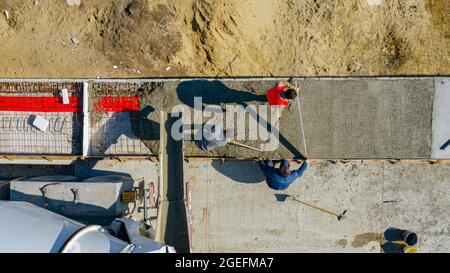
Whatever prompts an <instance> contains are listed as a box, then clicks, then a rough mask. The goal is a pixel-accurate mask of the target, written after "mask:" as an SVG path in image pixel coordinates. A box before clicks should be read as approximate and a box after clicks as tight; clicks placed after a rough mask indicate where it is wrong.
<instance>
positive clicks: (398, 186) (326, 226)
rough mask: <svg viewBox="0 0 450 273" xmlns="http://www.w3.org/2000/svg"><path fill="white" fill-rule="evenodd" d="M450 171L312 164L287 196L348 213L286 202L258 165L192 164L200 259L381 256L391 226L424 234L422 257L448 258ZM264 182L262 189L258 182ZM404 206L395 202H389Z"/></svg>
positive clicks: (428, 167)
mask: <svg viewBox="0 0 450 273" xmlns="http://www.w3.org/2000/svg"><path fill="white" fill-rule="evenodd" d="M449 175H450V166H447V165H423V164H404V165H401V164H396V165H392V164H388V163H387V164H365V163H360V162H359V163H358V162H352V163H348V164H336V165H333V164H312V166H311V167H310V168H309V169H308V170H307V171H306V173H305V175H304V176H303V177H302V178H300V179H299V180H298V181H297V182H296V183H295V184H293V185H292V186H291V188H290V189H288V190H287V191H284V192H281V193H289V194H292V195H297V196H299V198H300V199H302V200H305V201H309V202H313V203H317V204H319V205H321V206H323V207H325V208H329V209H331V210H335V211H337V212H342V211H343V210H348V212H347V217H346V218H345V219H343V220H342V221H340V222H338V221H337V219H336V217H334V216H331V215H329V214H326V213H323V212H321V211H318V210H315V209H313V208H310V207H307V206H305V205H303V204H301V203H298V202H293V201H291V202H288V203H280V202H277V201H276V200H275V197H274V193H276V192H275V191H272V190H270V189H269V188H268V187H267V185H266V184H265V182H261V181H262V180H263V179H264V178H263V177H262V176H261V175H260V173H259V169H258V167H257V165H256V164H255V163H248V162H228V161H227V162H225V163H224V164H223V165H222V164H221V163H220V162H215V161H214V162H201V163H198V162H197V163H195V162H192V161H191V163H190V164H189V165H188V167H187V168H186V174H185V180H186V181H189V182H192V189H193V193H192V197H193V230H194V232H193V240H192V243H193V251H194V252H380V251H381V245H382V244H383V243H384V241H383V233H384V231H385V230H386V229H387V228H389V227H395V228H401V229H410V230H413V231H415V232H416V233H417V234H418V235H419V239H420V241H419V245H418V249H419V252H448V251H450V248H449V244H448V243H446V242H448V241H449V240H450V230H449V229H448V223H449V222H450V213H449V209H448V208H449V207H450V199H449V198H448V190H446V189H448V187H449V186H450V184H449V183H450V181H449V180H448V179H445V177H448V176H449ZM258 182H261V183H258ZM393 199H398V200H400V201H398V202H397V203H392V202H390V203H383V201H392V200H393Z"/></svg>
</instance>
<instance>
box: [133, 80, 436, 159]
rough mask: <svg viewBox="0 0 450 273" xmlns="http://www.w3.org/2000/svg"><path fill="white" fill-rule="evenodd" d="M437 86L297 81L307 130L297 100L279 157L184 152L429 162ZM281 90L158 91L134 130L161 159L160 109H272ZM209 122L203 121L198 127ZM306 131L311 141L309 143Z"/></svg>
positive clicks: (193, 84)
mask: <svg viewBox="0 0 450 273" xmlns="http://www.w3.org/2000/svg"><path fill="white" fill-rule="evenodd" d="M433 81H434V79H433V78H410V79H408V78H398V79H396V78H392V79H390V78H381V79H378V78H356V79H303V80H298V81H296V82H297V84H298V85H299V86H300V89H301V95H300V103H301V112H302V117H303V126H302V124H301V122H300V112H299V107H298V105H297V101H294V102H292V103H291V105H290V107H289V108H288V109H286V110H285V111H284V113H283V115H282V118H281V120H280V122H279V124H280V145H279V147H278V148H277V149H275V150H274V151H271V152H263V153H261V152H256V151H252V150H248V149H244V148H240V147H236V146H232V145H228V146H226V147H222V148H218V149H215V150H214V151H211V152H209V153H204V152H202V151H200V150H199V149H198V148H197V147H196V146H195V143H194V142H192V141H187V142H185V154H186V155H188V156H212V157H235V158H253V157H261V158H274V159H280V158H301V157H302V156H304V155H305V154H306V153H305V148H304V147H305V144H306V147H307V150H308V155H307V156H308V157H309V158H361V159H369V158H408V159H411V158H430V157H431V139H432V129H431V127H432V116H433V95H434V82H433ZM274 84H275V80H273V81H272V80H267V79H266V80H260V81H257V80H254V81H253V80H252V81H249V80H242V81H240V80H228V81H218V80H188V81H179V82H177V81H172V82H162V83H159V84H158V85H152V86H151V87H148V88H147V90H148V92H147V94H145V95H143V97H142V101H141V104H142V108H143V110H142V111H141V112H142V115H141V116H142V117H138V118H137V120H139V119H142V118H145V119H146V120H147V121H146V122H144V123H142V122H141V123H139V124H141V125H139V126H136V125H135V126H132V127H133V130H134V132H135V134H136V135H138V136H139V137H140V138H141V139H143V141H144V142H145V143H146V145H147V146H148V147H149V149H150V150H151V152H153V153H155V152H156V151H157V149H158V146H159V145H158V142H159V141H158V139H157V137H155V136H156V135H157V134H156V131H158V130H159V124H158V119H159V116H158V115H159V110H165V111H172V110H174V107H175V106H177V105H178V106H181V105H184V106H188V108H189V109H191V110H192V109H193V107H194V97H201V98H202V102H203V107H206V106H215V107H219V108H222V109H225V108H226V107H227V106H229V105H242V106H244V107H245V106H246V105H257V106H260V105H265V104H266V98H265V94H266V92H267V90H268V89H269V88H270V87H272V86H273V85H274ZM138 115H139V114H138ZM192 115H193V112H192ZM253 116H255V115H253ZM253 116H252V115H251V114H250V119H252V118H253V119H255V117H253ZM267 119H268V118H267ZM207 120H208V118H203V119H202V118H200V119H199V118H198V117H197V120H195V118H194V123H197V124H201V123H202V122H206V121H207ZM139 122H140V121H139ZM249 127H250V126H247V127H246V133H247V137H248V132H251V131H252V130H254V129H252V128H249ZM302 129H303V130H304V132H305V135H306V141H304V140H303V138H302ZM240 142H242V143H244V144H247V145H250V146H253V147H260V146H259V145H261V144H263V143H264V141H262V140H261V139H259V138H258V140H256V141H255V140H250V139H248V138H247V139H245V140H240Z"/></svg>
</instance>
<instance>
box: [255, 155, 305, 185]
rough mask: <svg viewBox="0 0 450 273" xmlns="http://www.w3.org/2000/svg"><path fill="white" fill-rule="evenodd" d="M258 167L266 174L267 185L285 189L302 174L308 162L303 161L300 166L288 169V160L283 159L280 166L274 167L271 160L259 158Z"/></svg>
mask: <svg viewBox="0 0 450 273" xmlns="http://www.w3.org/2000/svg"><path fill="white" fill-rule="evenodd" d="M258 164H259V168H260V169H261V170H262V171H263V172H264V175H265V176H266V181H267V185H268V186H269V188H271V189H273V190H278V191H281V190H285V189H287V188H289V186H290V185H291V184H292V183H293V182H294V181H295V180H296V179H297V178H299V177H300V176H302V175H303V173H304V172H305V170H306V168H308V163H306V161H303V164H302V166H300V168H299V169H298V170H296V171H291V170H290V163H289V161H288V160H286V159H283V160H282V161H281V163H280V168H279V169H275V166H274V165H273V162H272V160H267V161H264V160H260V161H259V163H258Z"/></svg>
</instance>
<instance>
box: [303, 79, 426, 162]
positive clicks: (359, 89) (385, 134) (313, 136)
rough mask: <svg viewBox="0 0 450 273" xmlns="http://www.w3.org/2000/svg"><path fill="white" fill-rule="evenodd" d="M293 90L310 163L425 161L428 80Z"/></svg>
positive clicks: (317, 84) (314, 84) (306, 84)
mask: <svg viewBox="0 0 450 273" xmlns="http://www.w3.org/2000/svg"><path fill="white" fill-rule="evenodd" d="M298 84H299V86H300V88H301V90H302V93H301V97H300V100H301V103H302V111H303V116H304V126H305V134H306V143H307V145H308V152H309V155H308V156H309V157H310V158H430V156H431V126H432V112H433V93H434V88H433V86H434V85H433V79H414V80H408V79H402V80H398V79H392V80H383V81H379V80H376V79H364V80H358V79H357V80H339V81H321V80H304V81H299V82H298Z"/></svg>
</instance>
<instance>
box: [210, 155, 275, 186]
mask: <svg viewBox="0 0 450 273" xmlns="http://www.w3.org/2000/svg"><path fill="white" fill-rule="evenodd" d="M211 165H212V167H213V168H214V169H216V170H217V171H218V172H220V173H222V174H223V175H225V176H227V177H228V178H230V179H231V180H233V181H235V182H239V183H245V184H258V183H261V182H263V181H264V180H265V179H266V178H265V176H264V174H263V173H262V172H261V170H260V169H259V167H258V164H256V163H255V162H250V161H225V162H223V163H222V162H221V161H220V160H214V161H213V162H212V163H211Z"/></svg>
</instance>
